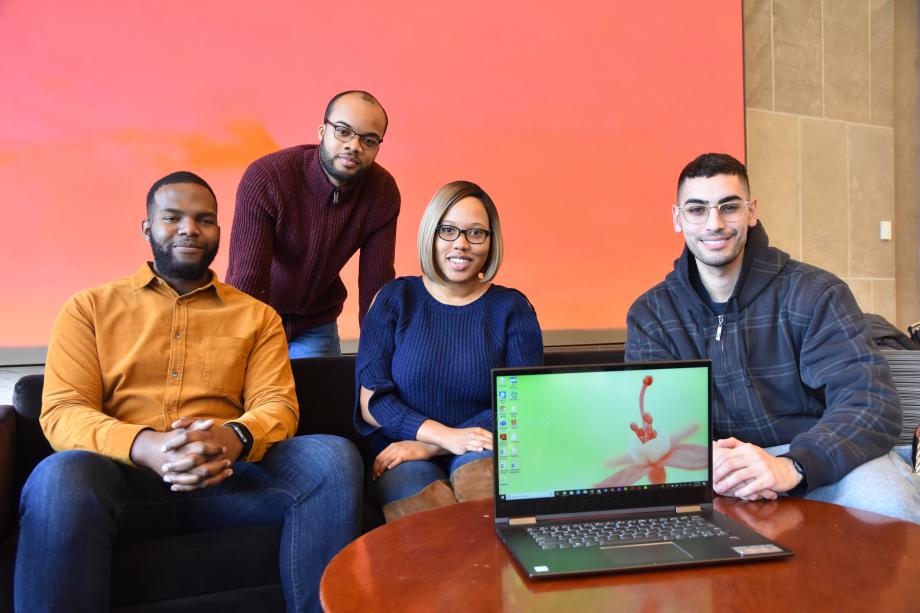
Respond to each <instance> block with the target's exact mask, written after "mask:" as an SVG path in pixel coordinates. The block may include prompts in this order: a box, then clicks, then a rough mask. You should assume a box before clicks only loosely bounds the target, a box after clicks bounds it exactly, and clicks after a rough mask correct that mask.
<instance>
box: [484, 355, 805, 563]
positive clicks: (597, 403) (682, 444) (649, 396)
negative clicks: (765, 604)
mask: <svg viewBox="0 0 920 613" xmlns="http://www.w3.org/2000/svg"><path fill="white" fill-rule="evenodd" d="M711 366H712V364H711V362H709V361H708V360H695V361H680V362H646V363H629V364H601V365H586V366H541V367H530V368H498V369H494V370H493V371H492V401H493V413H494V417H495V421H494V428H493V443H494V445H493V449H494V451H495V453H494V454H493V468H494V479H495V484H494V486H495V530H496V532H497V534H498V537H499V538H500V539H501V541H502V542H503V543H504V544H505V546H506V547H507V548H508V549H509V551H510V552H511V555H512V556H513V557H514V559H515V560H516V561H517V563H518V564H520V566H521V568H522V569H523V571H524V572H525V573H526V574H527V576H528V577H531V578H541V577H558V576H564V575H576V574H585V573H603V572H615V571H626V570H638V569H650V568H667V567H677V566H690V565H697V564H711V563H723V562H746V561H750V560H765V559H772V558H780V557H785V556H790V555H792V552H791V551H790V550H788V549H786V548H784V547H782V546H781V545H778V544H777V543H774V542H773V541H771V540H769V539H767V538H765V537H763V536H761V535H760V534H757V533H756V532H754V531H753V530H751V529H750V528H747V527H745V526H742V525H740V524H738V523H737V522H735V521H733V520H731V519H729V518H728V517H726V516H725V515H723V514H721V513H718V512H717V511H714V510H713V506H712V499H713V492H712V445H711V443H710V441H711V440H712V433H711V430H712V414H711V388H712V383H711V377H712V375H711V372H710V370H711Z"/></svg>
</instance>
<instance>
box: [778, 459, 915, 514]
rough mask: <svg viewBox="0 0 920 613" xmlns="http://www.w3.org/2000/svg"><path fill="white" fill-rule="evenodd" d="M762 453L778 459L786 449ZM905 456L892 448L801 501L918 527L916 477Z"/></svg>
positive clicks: (812, 492)
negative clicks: (805, 500) (868, 512)
mask: <svg viewBox="0 0 920 613" xmlns="http://www.w3.org/2000/svg"><path fill="white" fill-rule="evenodd" d="M766 450H767V451H768V452H769V453H771V454H773V455H779V454H782V453H786V452H787V451H788V450H789V445H778V446H776V447H768V448H767V449H766ZM909 455H910V447H906V448H905V447H895V448H894V449H892V450H891V451H889V452H888V453H886V454H885V455H882V456H879V457H877V458H875V459H874V460H869V461H868V462H866V463H865V464H861V465H859V466H857V467H856V468H854V469H853V470H851V471H850V472H849V473H848V474H846V475H845V476H844V477H843V478H842V479H841V480H840V481H837V482H836V483H829V484H827V485H822V486H821V487H818V488H815V489H813V490H812V491H811V492H809V493H808V495H807V496H805V498H806V499H808V500H820V501H822V502H833V503H834V504H839V505H843V506H845V507H851V508H853V509H862V510H864V511H873V512H875V513H881V514H882V515H889V516H891V517H897V518H900V519H904V520H907V521H912V522H914V523H920V475H918V474H916V473H914V472H913V471H912V470H911V465H910V464H909V463H908V461H907V458H908V456H909Z"/></svg>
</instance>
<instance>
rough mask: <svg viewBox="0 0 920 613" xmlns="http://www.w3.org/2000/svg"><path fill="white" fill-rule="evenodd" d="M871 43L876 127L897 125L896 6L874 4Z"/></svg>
mask: <svg viewBox="0 0 920 613" xmlns="http://www.w3.org/2000/svg"><path fill="white" fill-rule="evenodd" d="M869 15H870V22H869V39H870V41H871V48H870V50H871V54H872V57H871V71H872V89H871V106H872V123H874V124H880V125H883V126H890V125H893V123H894V96H893V89H894V2H892V0H872V6H871V8H870V13H869Z"/></svg>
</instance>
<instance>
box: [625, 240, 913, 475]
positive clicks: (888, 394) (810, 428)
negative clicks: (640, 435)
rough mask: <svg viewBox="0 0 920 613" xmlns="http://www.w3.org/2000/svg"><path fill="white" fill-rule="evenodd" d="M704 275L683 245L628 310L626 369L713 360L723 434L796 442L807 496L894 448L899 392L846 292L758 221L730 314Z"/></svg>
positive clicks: (762, 442) (716, 421)
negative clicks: (698, 282)
mask: <svg viewBox="0 0 920 613" xmlns="http://www.w3.org/2000/svg"><path fill="white" fill-rule="evenodd" d="M695 266H696V262H695V260H694V259H693V256H692V255H691V254H690V252H689V250H688V249H687V248H686V247H685V248H684V252H683V255H681V257H680V258H679V259H678V260H676V261H675V263H674V271H673V272H671V273H670V274H668V276H667V277H666V278H665V280H664V282H662V283H659V284H658V285H656V286H655V287H653V288H652V289H651V290H649V291H648V292H646V293H645V294H643V295H642V296H641V297H640V298H639V299H638V300H636V302H635V303H633V305H632V307H630V309H629V314H628V315H627V324H626V325H627V333H626V359H627V360H629V361H639V360H673V359H696V358H708V359H710V360H712V362H713V383H714V386H713V387H714V390H713V427H714V433H715V436H716V437H718V438H724V437H729V436H734V437H736V438H738V439H740V440H742V441H745V442H748V443H753V444H755V445H758V446H761V447H768V446H772V445H780V444H785V443H789V444H790V450H789V455H790V456H792V457H794V458H795V459H797V460H798V461H799V462H801V463H802V466H803V468H804V469H805V476H806V479H807V485H808V490H809V491H810V490H812V489H814V488H815V487H818V486H821V485H825V484H827V483H833V482H835V481H838V480H839V479H840V478H841V477H843V476H845V475H846V474H847V473H848V472H850V471H851V470H853V469H854V468H856V467H857V466H859V465H860V464H862V463H864V462H866V461H868V460H871V459H872V458H875V457H878V456H879V455H881V454H883V453H885V452H887V451H888V450H889V449H891V447H892V446H893V445H894V443H895V441H896V439H897V436H898V434H899V433H900V430H901V407H900V404H899V402H898V396H897V392H896V391H895V388H894V384H893V383H892V380H891V374H890V373H889V371H888V363H887V362H886V361H885V358H884V357H882V355H881V354H880V353H879V352H878V350H877V349H876V347H875V344H874V343H873V341H872V338H871V337H870V335H869V330H868V325H867V324H866V320H865V318H864V317H863V314H862V311H860V309H859V307H858V306H857V305H856V300H855V299H854V298H853V294H852V293H851V292H850V289H849V288H848V287H847V285H846V283H844V282H843V281H842V280H841V279H839V278H837V277H836V276H834V275H833V274H831V273H829V272H827V271H825V270H821V269H820V268H816V267H814V266H810V265H808V264H804V263H802V262H797V261H795V260H792V259H790V258H789V255H788V254H786V253H784V252H782V251H780V250H779V249H776V248H774V247H770V246H769V241H768V239H767V233H766V231H765V230H764V229H763V226H761V225H760V223H758V224H757V226H756V227H754V228H751V229H750V230H749V232H748V239H747V245H746V247H745V251H744V262H743V264H742V271H741V275H740V276H739V279H738V282H737V283H736V285H735V290H734V293H733V294H732V297H731V298H730V299H729V301H728V304H727V305H726V310H725V314H724V315H721V316H719V315H716V314H715V313H713V312H712V310H711V309H710V307H709V306H708V305H707V304H706V302H705V301H704V300H702V299H701V298H700V296H699V295H698V294H697V293H696V291H694V289H693V287H692V285H691V280H690V274H691V267H695Z"/></svg>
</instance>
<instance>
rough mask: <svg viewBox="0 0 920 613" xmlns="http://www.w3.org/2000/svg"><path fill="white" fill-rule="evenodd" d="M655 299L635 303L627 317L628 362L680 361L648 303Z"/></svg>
mask: <svg viewBox="0 0 920 613" xmlns="http://www.w3.org/2000/svg"><path fill="white" fill-rule="evenodd" d="M652 299H653V297H651V296H649V295H645V296H642V297H641V298H639V300H637V301H636V302H634V303H633V305H632V306H631V307H630V308H629V312H628V313H627V315H626V361H627V362H657V361H664V360H677V359H680V356H678V355H677V354H676V353H675V352H673V351H672V350H671V349H670V348H669V346H670V343H669V342H668V340H667V339H666V333H665V330H664V328H663V327H662V326H661V324H660V323H658V319H657V318H656V317H655V316H654V315H653V314H652V312H651V310H650V309H649V308H648V306H647V302H648V301H649V300H652Z"/></svg>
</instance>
